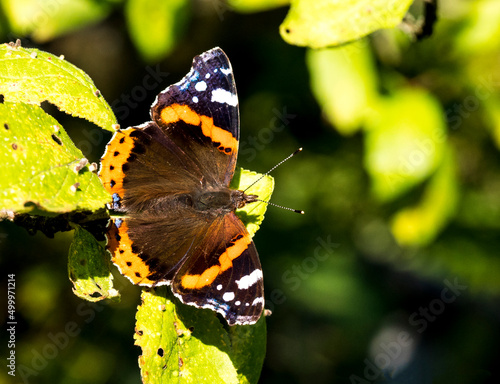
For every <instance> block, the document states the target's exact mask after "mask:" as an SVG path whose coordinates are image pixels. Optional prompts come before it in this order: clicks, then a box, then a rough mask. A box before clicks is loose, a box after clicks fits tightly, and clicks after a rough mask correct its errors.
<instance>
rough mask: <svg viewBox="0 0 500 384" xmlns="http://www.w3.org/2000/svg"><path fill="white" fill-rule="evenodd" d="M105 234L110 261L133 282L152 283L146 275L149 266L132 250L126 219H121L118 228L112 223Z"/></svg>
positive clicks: (148, 271) (148, 272)
mask: <svg viewBox="0 0 500 384" xmlns="http://www.w3.org/2000/svg"><path fill="white" fill-rule="evenodd" d="M117 235H118V236H117ZM107 236H108V245H107V247H108V249H109V251H110V252H111V261H112V262H113V263H114V264H115V265H116V266H117V267H118V268H119V269H120V272H121V274H122V275H124V276H125V277H127V278H128V279H129V280H130V281H131V282H132V283H133V284H140V285H153V284H154V281H152V280H149V279H148V277H147V276H148V275H149V274H150V272H151V271H150V270H149V267H148V266H147V264H145V263H144V261H143V260H142V259H141V258H140V257H139V255H137V254H136V253H134V252H133V251H132V241H131V240H130V237H129V236H128V225H127V223H126V221H125V220H122V223H121V224H120V227H119V228H118V227H117V226H116V225H115V224H114V223H113V224H112V227H111V228H110V230H109V232H108V234H107Z"/></svg>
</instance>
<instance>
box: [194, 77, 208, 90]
mask: <svg viewBox="0 0 500 384" xmlns="http://www.w3.org/2000/svg"><path fill="white" fill-rule="evenodd" d="M194 89H196V90H197V91H198V92H203V91H206V89H207V83H205V82H204V81H203V80H202V81H198V82H197V83H196V85H195V86H194Z"/></svg>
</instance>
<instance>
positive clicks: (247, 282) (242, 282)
mask: <svg viewBox="0 0 500 384" xmlns="http://www.w3.org/2000/svg"><path fill="white" fill-rule="evenodd" d="M261 279H262V270H260V269H256V270H255V271H253V272H252V273H250V274H249V275H246V276H243V277H242V278H241V279H239V280H236V284H238V288H239V289H248V288H249V287H251V286H252V285H254V284H255V283H256V282H257V281H259V280H261Z"/></svg>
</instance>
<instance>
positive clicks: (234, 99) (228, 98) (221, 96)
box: [212, 88, 238, 107]
mask: <svg viewBox="0 0 500 384" xmlns="http://www.w3.org/2000/svg"><path fill="white" fill-rule="evenodd" d="M212 101H215V102H217V103H223V104H229V105H231V106H233V107H236V106H237V105H238V96H236V95H235V94H233V93H231V92H229V91H226V90H225V89H222V88H217V89H214V90H213V91H212Z"/></svg>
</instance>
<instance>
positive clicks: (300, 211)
mask: <svg viewBox="0 0 500 384" xmlns="http://www.w3.org/2000/svg"><path fill="white" fill-rule="evenodd" d="M257 201H260V202H261V203H266V204H267V205H272V206H273V207H276V208H281V209H285V210H287V211H292V212H294V213H300V214H301V215H303V214H304V213H305V212H304V211H302V210H300V209H293V208H288V207H284V206H282V205H278V204H274V203H271V202H270V201H265V200H257Z"/></svg>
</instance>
